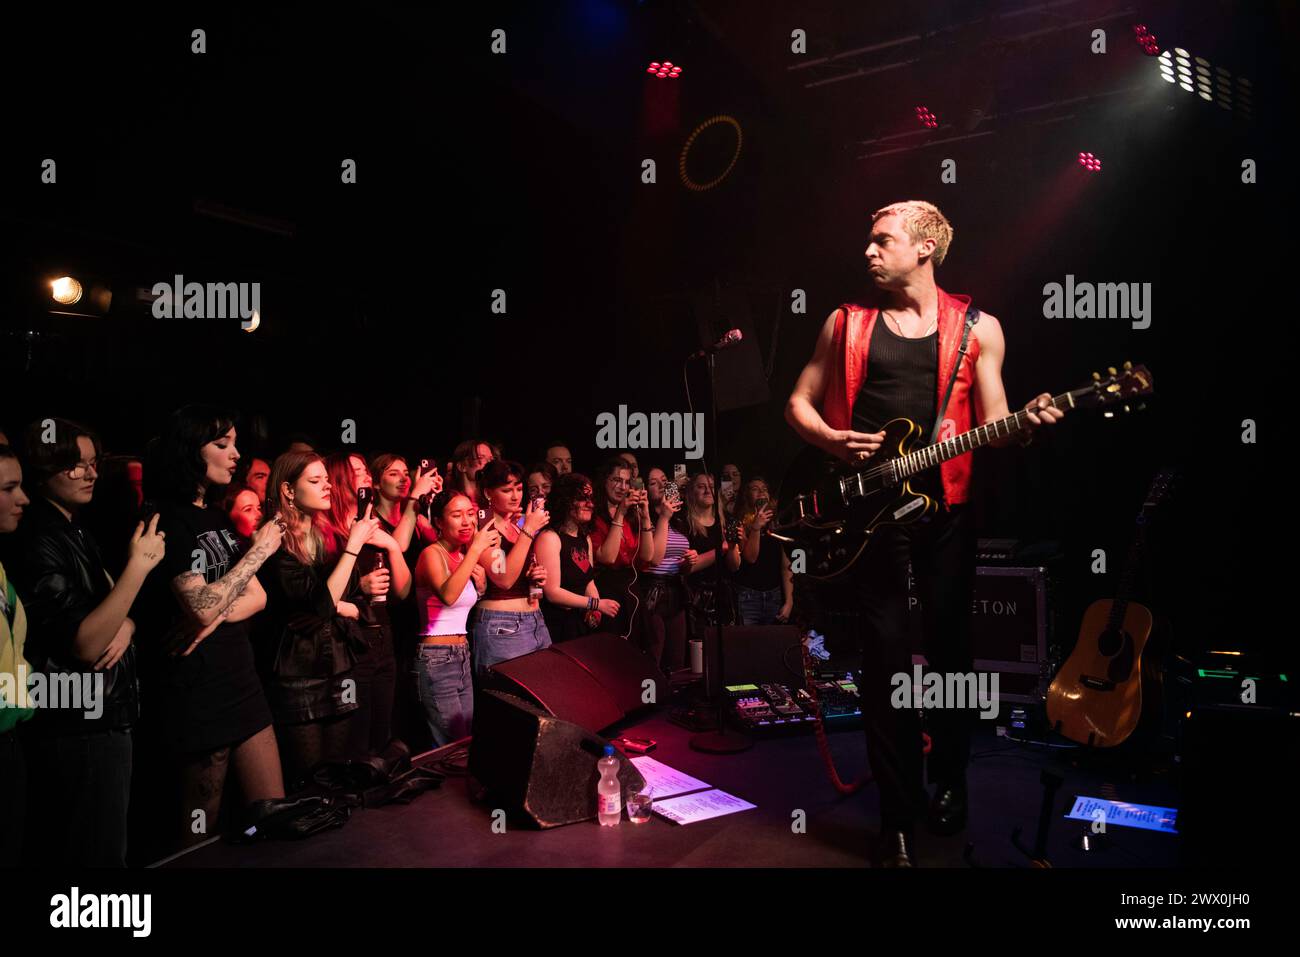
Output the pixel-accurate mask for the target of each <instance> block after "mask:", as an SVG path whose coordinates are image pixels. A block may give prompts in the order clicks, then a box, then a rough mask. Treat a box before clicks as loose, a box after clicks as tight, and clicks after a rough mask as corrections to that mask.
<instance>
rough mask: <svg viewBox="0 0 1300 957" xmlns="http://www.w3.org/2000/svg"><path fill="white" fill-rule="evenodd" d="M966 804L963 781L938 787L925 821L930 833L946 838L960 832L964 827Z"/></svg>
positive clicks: (964, 783)
mask: <svg viewBox="0 0 1300 957" xmlns="http://www.w3.org/2000/svg"><path fill="white" fill-rule="evenodd" d="M968 803H969V802H968V799H967V794H966V782H965V781H960V782H958V783H956V784H941V785H939V787H938V789H936V790H935V792H934V799H933V800H932V801H930V813H929V817H928V819H927V821H926V823H927V825H928V826H929V828H930V831H931V832H932V833H934V834H942V835H945V836H947V835H952V834H956V833H957V832H958V831H960V830H962V829H963V828H964V827H966V816H967V810H968Z"/></svg>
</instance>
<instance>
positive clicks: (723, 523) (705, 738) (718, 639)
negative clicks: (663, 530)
mask: <svg viewBox="0 0 1300 957" xmlns="http://www.w3.org/2000/svg"><path fill="white" fill-rule="evenodd" d="M708 358H709V399H710V401H711V402H712V408H711V409H710V413H709V415H710V418H711V420H712V428H713V451H714V452H716V453H717V456H718V458H717V459H716V461H718V462H721V461H722V436H721V435H720V434H719V432H718V388H717V376H716V374H715V368H714V363H715V360H716V358H717V350H714V349H710V350H709V354H708ZM707 461H708V460H707V459H706V460H705V462H706V463H707ZM719 468H721V466H719ZM719 474H721V473H719ZM713 507H714V509H715V511H716V512H717V522H718V532H719V534H718V548H717V551H716V552H715V553H714V560H713V583H714V584H713V587H714V592H713V610H714V615H715V616H716V618H717V624H716V627H715V628H714V629H713V631H714V650H715V652H716V655H710V654H709V653H708V648H707V640H708V632H709V629H707V628H706V629H705V641H706V647H705V650H704V651H705V653H704V699H705V701H708V699H709V695H711V694H712V693H713V692H712V690H711V688H710V685H712V684H713V678H714V675H712V674H711V671H712V664H713V661H714V660H715V657H716V660H717V663H718V673H717V676H716V677H717V680H718V694H717V699H718V728H717V730H716V731H701V732H699V733H698V734H694V735H691V740H690V745H691V748H692V750H695V751H703V752H705V753H706V754H739V753H740V752H741V751H748V750H749V749H750V748H752V747H753V746H754V742H753V739H751V738H750V737H749V736H748V735H745V734H741V733H740V732H739V731H734V730H732V729H730V728H728V727H727V696H726V695H724V694H723V693H722V678H723V675H725V674H726V669H725V668H724V667H723V642H722V614H721V602H722V596H723V590H722V564H723V559H722V546H723V545H725V544H726V543H727V517H726V512H725V511H723V509H722V502H721V500H720V499H718V498H716V497H715V498H714V500H713Z"/></svg>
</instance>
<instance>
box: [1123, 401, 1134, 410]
mask: <svg viewBox="0 0 1300 957" xmlns="http://www.w3.org/2000/svg"><path fill="white" fill-rule="evenodd" d="M1124 411H1125V412H1132V411H1133V410H1132V408H1130V407H1129V404H1128V403H1127V402H1125V403H1124Z"/></svg>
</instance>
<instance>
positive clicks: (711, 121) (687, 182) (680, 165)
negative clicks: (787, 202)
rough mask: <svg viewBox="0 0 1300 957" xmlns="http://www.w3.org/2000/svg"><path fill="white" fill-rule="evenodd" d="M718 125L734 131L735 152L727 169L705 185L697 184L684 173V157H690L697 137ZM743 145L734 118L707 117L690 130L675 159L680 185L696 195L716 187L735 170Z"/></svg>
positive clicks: (724, 116) (741, 136)
mask: <svg viewBox="0 0 1300 957" xmlns="http://www.w3.org/2000/svg"><path fill="white" fill-rule="evenodd" d="M719 123H725V124H726V125H728V126H730V127H731V128H732V129H734V130H735V131H736V152H735V153H733V154H732V155H731V161H730V162H729V163H727V168H726V169H724V170H723V171H722V172H721V173H720V174H719V175H718V176H715V177H714V178H713V179H711V180H709V181H708V182H706V183H698V182H696V181H695V180H694V179H692V178H691V175H690V174H689V173H687V172H686V157H687V156H688V155H690V152H691V146H692V145H693V144H694V143H695V138H696V137H697V136H699V135H700V134H701V133H703V132H704V131H705V130H707V129H708V128H709V127H710V126H716V125H717V124H719ZM743 143H744V134H742V133H741V130H740V124H739V123H738V122H737V121H736V118H735V117H733V116H726V115H721V114H720V115H718V116H711V117H709V118H708V119H707V120H705V121H704V122H703V123H701V124H700V125H699V126H697V127H695V129H693V130H691V135H690V136H688V137H686V142H685V143H683V144H682V152H681V155H680V156H678V157H677V174H678V176H680V177H681V180H682V185H683V186H685V187H686V188H687V189H689V190H692V191H694V192H697V193H702V192H704V191H705V190H709V189H713V187H715V186H717V185H718V184H719V183H721V182H722V181H723V180H724V179H726V178H727V177H728V176H729V175H730V174H731V171H732V170H733V169H735V167H736V160H738V159H740V148H741V146H742V144H743Z"/></svg>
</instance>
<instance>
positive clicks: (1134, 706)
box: [1047, 470, 1173, 748]
mask: <svg viewBox="0 0 1300 957" xmlns="http://www.w3.org/2000/svg"><path fill="white" fill-rule="evenodd" d="M1172 480H1173V473H1172V472H1171V471H1169V470H1165V471H1162V472H1160V473H1159V474H1158V475H1157V476H1156V477H1155V480H1154V481H1153V482H1152V483H1151V489H1150V491H1148V492H1147V497H1146V501H1145V502H1144V503H1143V505H1142V511H1141V512H1139V513H1138V517H1137V535H1136V537H1135V539H1134V542H1133V546H1132V547H1131V548H1130V549H1129V554H1128V561H1127V562H1126V563H1125V568H1124V575H1123V577H1122V578H1121V579H1120V587H1119V591H1118V594H1117V597H1115V598H1102V599H1099V600H1098V601H1095V602H1093V603H1092V604H1091V605H1089V606H1088V610H1087V611H1085V612H1084V613H1083V624H1082V625H1081V626H1080V628H1079V640H1078V641H1077V642H1076V643H1075V646H1074V650H1073V651H1072V652H1070V657H1069V658H1068V659H1066V661H1065V663H1064V664H1063V665H1061V670H1060V671H1058V672H1057V674H1056V677H1055V678H1054V679H1052V684H1051V686H1050V687H1049V688H1048V689H1047V720H1048V723H1049V724H1050V725H1051V726H1052V727H1053V728H1054V729H1055V730H1056V731H1057V733H1058V734H1061V735H1064V736H1065V737H1067V738H1069V739H1070V740H1071V741H1077V742H1078V743H1080V744H1086V745H1088V746H1089V747H1094V748H1113V747H1115V746H1116V745H1117V744H1121V743H1123V742H1124V741H1125V740H1126V739H1127V738H1128V736H1129V735H1131V734H1132V733H1133V729H1134V728H1136V727H1137V725H1138V720H1139V719H1140V718H1141V717H1142V652H1143V650H1144V649H1145V648H1146V644H1147V639H1148V638H1150V637H1151V625H1152V616H1151V610H1150V609H1149V608H1147V607H1146V606H1145V605H1140V604H1138V603H1137V602H1135V601H1132V600H1130V598H1129V596H1130V595H1131V594H1132V593H1133V586H1134V583H1135V581H1136V578H1137V574H1138V571H1139V570H1140V569H1141V567H1142V556H1143V552H1144V550H1145V548H1146V530H1147V523H1148V522H1149V521H1150V519H1151V514H1152V513H1153V512H1154V511H1155V509H1156V507H1157V506H1158V505H1159V504H1160V503H1161V502H1162V501H1163V500H1164V498H1165V494H1166V493H1167V492H1168V490H1169V485H1170V482H1171V481H1172Z"/></svg>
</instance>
